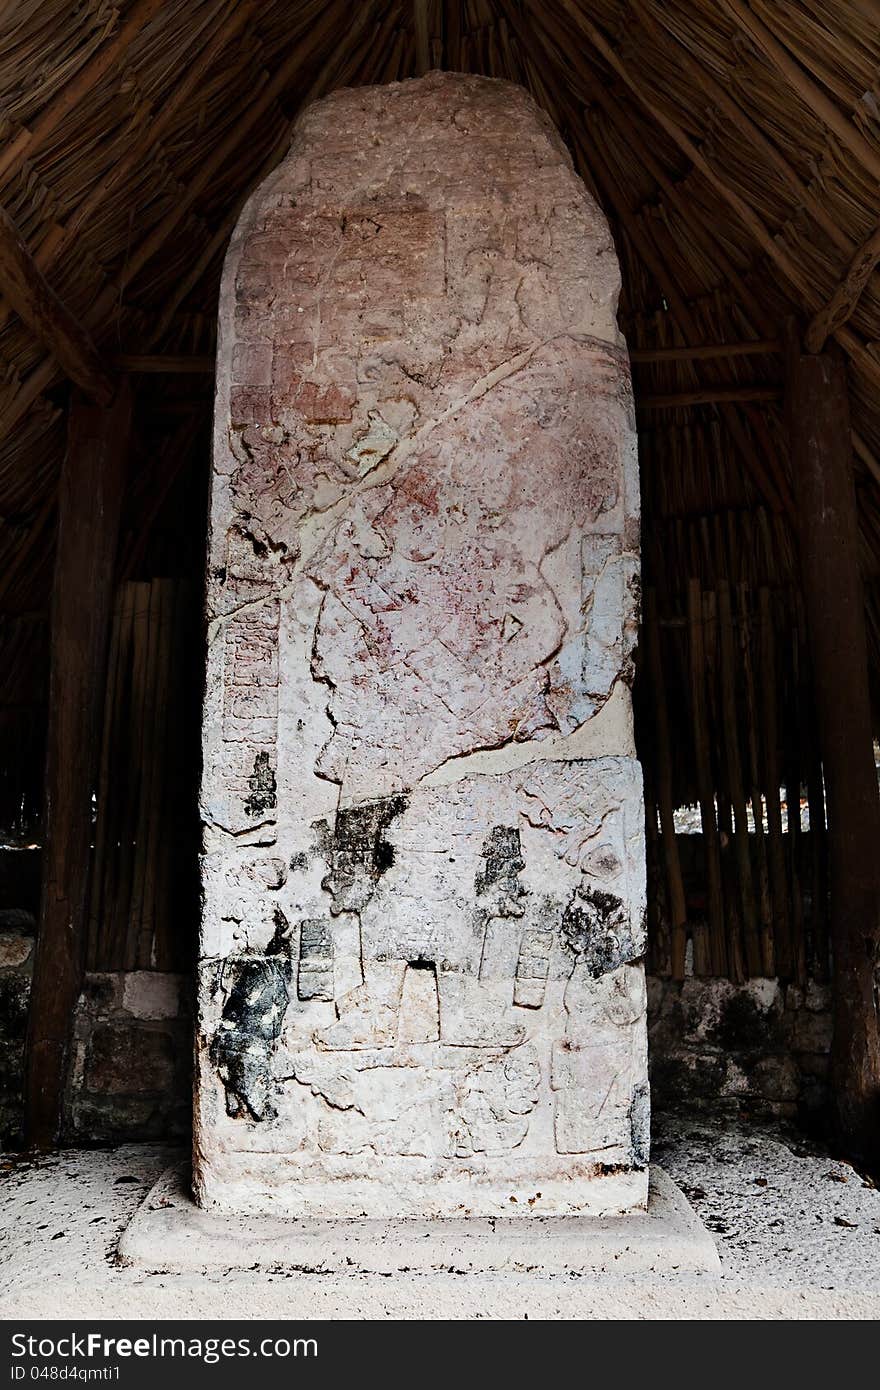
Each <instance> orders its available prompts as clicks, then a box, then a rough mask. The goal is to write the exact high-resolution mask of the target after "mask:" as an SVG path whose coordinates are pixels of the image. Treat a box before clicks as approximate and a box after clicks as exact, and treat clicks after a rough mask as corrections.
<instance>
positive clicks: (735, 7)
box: [721, 0, 880, 179]
mask: <svg viewBox="0 0 880 1390" xmlns="http://www.w3.org/2000/svg"><path fill="white" fill-rule="evenodd" d="M721 3H722V5H723V7H724V8H725V9H726V10H727V11H728V12H729V13H730V15H731V16H732V17H733V19H734V20H735V21H736V24H737V25H738V27H739V28H740V29H741V30H742V31H743V33H744V34H747V35H748V37H749V38H750V39H751V41H752V43H753V44H754V45H755V47H756V48H757V49H758V50H759V51H760V52H761V53H763V54H764V56H765V58H769V60H770V62H771V63H772V64H773V66H774V67H775V68H776V70H777V72H779V73H780V74H781V75H782V76H783V77H784V78H785V80H786V82H787V83H788V85H789V86H790V87H791V89H792V91H793V92H795V93H796V94H797V96H799V97H800V99H801V101H802V102H803V103H804V105H805V106H807V107H809V109H810V110H811V111H812V112H813V114H814V115H815V116H816V118H817V119H818V120H820V121H821V122H822V124H823V125H826V126H827V127H828V129H829V130H831V131H833V132H834V134H835V135H836V136H837V138H838V140H840V142H841V144H842V145H844V146H845V147H846V148H847V149H848V150H850V152H851V153H852V154H854V155H855V156H856V158H857V159H858V160H859V162H860V163H861V165H862V167H863V168H864V169H866V170H867V171H868V173H869V174H871V175H872V176H873V177H874V178H875V179H880V151H878V150H877V149H875V148H874V146H873V145H871V144H870V143H869V142H868V141H867V140H866V139H865V137H864V135H862V133H861V131H860V130H859V129H858V128H857V127H856V125H855V124H854V123H853V121H851V120H850V119H849V118H848V117H847V116H846V115H845V114H844V112H843V111H841V109H840V107H839V106H837V105H835V103H834V102H833V101H832V100H831V98H830V97H828V96H826V94H825V92H824V91H823V90H822V88H821V87H820V86H819V85H818V84H817V83H816V82H814V81H813V79H812V78H811V77H810V76H809V75H808V74H807V73H806V72H805V71H804V69H803V68H802V67H801V65H800V63H798V62H797V60H796V59H795V58H793V57H792V56H791V54H790V53H789V52H788V50H787V49H786V48H784V47H783V45H782V44H781V43H780V42H779V40H778V39H777V38H776V37H775V35H774V34H772V33H771V32H770V30H769V29H768V28H767V26H766V24H764V22H763V20H761V19H759V18H758V16H757V15H756V14H755V12H754V10H753V9H751V8H750V7H749V6H748V5H746V4H744V3H743V0H721Z"/></svg>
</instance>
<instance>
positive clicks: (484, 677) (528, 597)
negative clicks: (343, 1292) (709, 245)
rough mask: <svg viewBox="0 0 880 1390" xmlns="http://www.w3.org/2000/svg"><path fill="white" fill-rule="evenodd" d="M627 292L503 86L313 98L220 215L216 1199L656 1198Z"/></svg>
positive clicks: (520, 102) (205, 1160) (545, 135)
mask: <svg viewBox="0 0 880 1390" xmlns="http://www.w3.org/2000/svg"><path fill="white" fill-rule="evenodd" d="M618 289H619V272H618V266H617V260H616V257H615V253H614V247H613V245H612V242H611V238H610V235H609V231H608V227H607V225H606V222H605V219H604V217H603V215H602V213H601V212H600V211H599V209H598V208H597V206H596V205H595V203H594V202H593V200H592V199H591V197H590V196H589V194H588V193H587V191H586V189H585V187H584V186H583V184H582V183H581V181H580V180H579V179H578V178H577V176H576V175H575V173H574V172H573V169H572V166H571V161H570V159H569V156H568V154H567V153H566V151H565V148H564V146H563V145H562V143H561V141H560V139H559V137H558V136H557V135H556V133H555V131H554V129H553V127H552V126H551V124H550V122H549V121H548V120H547V118H546V117H545V116H544V115H543V114H542V113H541V112H540V111H539V110H538V109H537V108H536V106H535V105H534V104H533V102H532V101H531V100H530V98H529V97H528V96H527V95H526V93H525V92H524V91H523V90H521V89H520V88H518V87H516V86H512V85H510V84H508V83H502V82H493V81H489V80H485V79H483V78H477V77H468V76H461V75H457V74H439V73H433V74H431V75H429V76H428V77H425V78H423V79H421V80H419V81H413V82H404V83H401V84H397V85H393V86H388V87H373V88H361V89H358V90H352V91H339V92H336V93H335V94H334V95H332V96H331V97H328V98H327V99H326V100H324V101H321V102H319V103H317V104H316V105H314V106H312V107H310V108H309V109H308V110H307V111H306V112H305V114H304V116H303V117H302V118H301V120H300V121H299V123H298V125H297V128H296V132H295V136H294V140H293V144H292V147H291V150H290V153H289V155H288V156H287V158H286V159H285V160H284V162H283V163H282V164H281V165H280V167H279V168H278V169H277V170H276V171H275V173H274V174H273V175H272V176H271V177H270V178H269V179H267V180H266V182H265V183H264V184H263V185H262V186H261V187H260V188H258V189H257V191H256V193H255V194H254V195H253V197H252V198H251V199H250V202H249V203H248V205H247V207H246V209H245V210H244V212H243V213H242V216H241V218H240V220H239V224H238V227H237V229H236V232H235V235H234V237H233V240H232V244H231V247H230V249H229V254H228V256H227V260H226V268H225V273H224V278H223V288H222V292H221V299H220V325H219V331H220V344H219V353H218V369H217V401H216V423H215V442H214V469H213V482H212V503H211V532H210V550H209V573H208V643H209V645H208V666H207V692H206V700H205V713H204V774H203V785H202V817H203V822H204V856H203V870H202V874H203V892H204V919H203V925H202V938H201V961H200V1019H199V1038H198V1051H199V1062H198V1081H197V1106H196V1112H197V1113H196V1139H195V1170H196V1190H197V1193H198V1197H199V1200H200V1202H201V1203H202V1204H203V1205H205V1206H208V1207H214V1208H219V1209H228V1210H238V1211H250V1212H255V1213H256V1212H276V1211H277V1212H279V1213H285V1214H290V1215H303V1214H309V1215H313V1216H339V1217H355V1216H360V1215H362V1214H366V1215H376V1216H407V1215H418V1216H464V1215H469V1214H473V1215H482V1216H486V1215H494V1216H498V1215H506V1216H510V1215H513V1214H518V1213H522V1214H528V1213H544V1214H546V1213H574V1212H586V1213H600V1212H615V1211H624V1210H627V1209H629V1208H632V1207H640V1206H643V1205H644V1203H645V1200H646V1195H647V1145H648V1092H647V1061H646V1035H645V985H644V974H643V967H642V961H641V958H642V955H643V951H644V906H645V885H644V863H643V860H644V847H643V806H642V790H641V776H640V770H639V765H638V763H637V761H636V760H635V756H634V749H633V744H632V733H631V720H630V705H629V689H628V687H629V678H630V664H631V649H632V645H633V641H634V637H635V632H636V623H637V610H638V534H639V532H638V475H637V465H636V443H635V433H634V424H633V410H632V400H631V390H630V380H629V369H628V362H627V356H626V350H625V346H624V344H623V340H622V338H621V336H620V333H619V332H618V329H617V325H616V319H615V310H616V301H617V294H618Z"/></svg>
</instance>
